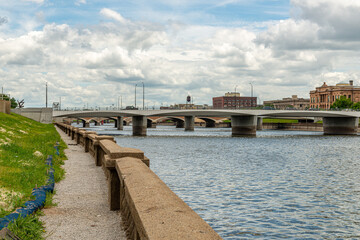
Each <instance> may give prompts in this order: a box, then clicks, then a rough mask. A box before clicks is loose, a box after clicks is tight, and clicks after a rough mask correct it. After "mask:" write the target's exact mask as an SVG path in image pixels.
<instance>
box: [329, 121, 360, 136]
mask: <svg viewBox="0 0 360 240" xmlns="http://www.w3.org/2000/svg"><path fill="white" fill-rule="evenodd" d="M358 125H359V118H357V117H323V127H324V134H325V135H356V134H357V130H358Z"/></svg>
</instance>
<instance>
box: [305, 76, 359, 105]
mask: <svg viewBox="0 0 360 240" xmlns="http://www.w3.org/2000/svg"><path fill="white" fill-rule="evenodd" d="M353 83H354V81H353V80H350V81H349V83H338V84H336V86H328V85H327V84H326V83H325V82H324V84H323V85H322V86H321V87H317V88H316V90H312V91H310V108H319V109H330V106H331V104H333V103H334V102H335V101H336V99H339V98H340V97H341V96H344V97H346V98H349V99H351V101H353V102H359V101H360V87H359V86H354V84H353Z"/></svg>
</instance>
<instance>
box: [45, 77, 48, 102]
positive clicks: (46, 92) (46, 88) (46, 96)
mask: <svg viewBox="0 0 360 240" xmlns="http://www.w3.org/2000/svg"><path fill="white" fill-rule="evenodd" d="M45 106H46V108H47V106H48V85H47V82H46V104H45Z"/></svg>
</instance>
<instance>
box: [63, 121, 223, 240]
mask: <svg viewBox="0 0 360 240" xmlns="http://www.w3.org/2000/svg"><path fill="white" fill-rule="evenodd" d="M56 125H57V126H58V127H59V128H60V129H62V130H63V131H64V132H65V133H67V134H68V136H71V138H72V139H74V140H75V141H76V142H77V143H78V144H80V145H82V146H83V147H84V151H85V152H89V153H90V154H91V156H93V158H94V161H95V164H96V166H101V167H102V168H103V170H104V173H105V175H106V178H107V182H108V200H109V206H110V210H120V212H121V214H122V219H123V222H124V227H125V231H126V233H127V236H128V238H129V239H204V240H205V239H206V240H209V239H221V237H220V236H219V235H218V234H217V233H216V232H215V231H214V230H213V229H212V228H211V227H210V226H209V225H208V224H207V223H206V222H205V221H204V220H203V219H202V218H201V217H200V216H199V215H198V214H197V213H195V212H194V211H193V210H192V209H191V208H190V207H189V206H188V205H187V204H186V203H185V202H184V201H183V200H181V199H180V198H179V197H178V196H177V195H176V194H175V193H174V192H172V191H171V190H170V188H169V187H168V186H167V185H166V184H165V183H164V182H163V181H162V180H161V179H160V178H159V177H158V176H157V175H156V174H155V173H154V172H153V171H151V170H150V168H149V165H150V160H149V159H148V158H147V157H146V156H145V155H144V152H143V151H141V150H139V149H134V148H124V147H121V146H119V145H117V144H116V142H115V140H114V137H112V136H99V135H97V134H96V133H95V132H90V131H84V130H80V129H79V128H76V127H72V126H70V125H66V124H64V123H56Z"/></svg>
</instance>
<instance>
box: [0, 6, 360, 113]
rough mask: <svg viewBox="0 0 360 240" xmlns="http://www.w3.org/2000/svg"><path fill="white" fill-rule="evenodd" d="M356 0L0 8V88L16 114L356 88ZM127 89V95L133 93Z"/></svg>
mask: <svg viewBox="0 0 360 240" xmlns="http://www.w3.org/2000/svg"><path fill="white" fill-rule="evenodd" d="M359 23H360V1H358V0H341V1H339V0H224V1H219V0H170V1H169V0H152V1H149V0H131V1H130V0H122V1H117V0H14V1H8V0H0V85H1V87H3V89H4V93H7V94H10V95H11V97H15V98H16V99H19V100H21V99H24V101H25V107H44V106H45V101H46V99H45V95H46V93H45V88H46V87H45V86H46V83H47V84H48V102H49V105H51V103H52V102H59V101H60V99H61V103H62V107H63V108H67V107H69V108H72V107H78V108H82V107H84V106H88V107H99V106H101V107H110V106H115V107H116V106H117V105H118V104H119V102H120V100H121V102H122V106H123V107H125V106H131V105H134V104H135V88H136V91H137V95H136V96H137V98H136V101H137V106H140V107H142V98H143V85H144V86H145V88H144V90H145V107H149V108H150V107H153V106H155V107H156V108H158V107H159V106H161V105H162V106H168V105H171V104H175V103H185V101H186V96H187V95H188V94H190V95H191V96H192V97H193V102H194V103H195V104H209V105H212V97H217V96H223V95H224V94H225V93H226V92H234V91H235V89H236V92H239V93H240V95H241V96H250V94H251V86H252V87H253V95H254V96H256V97H258V103H262V102H263V101H264V100H275V99H281V98H285V97H290V96H291V95H298V97H304V98H309V92H310V90H313V89H315V87H318V86H321V85H322V82H327V84H328V85H334V84H336V83H339V82H348V81H349V80H354V84H355V85H360V79H359V76H360V24H359ZM135 86H136V87H135Z"/></svg>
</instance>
